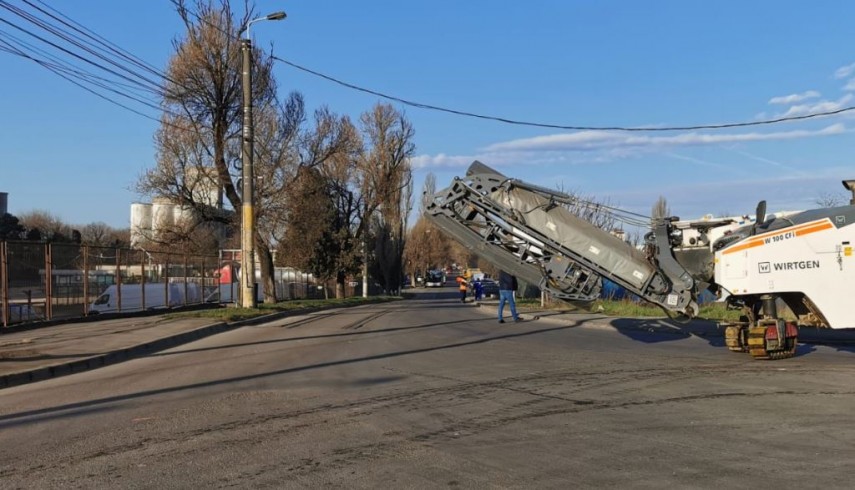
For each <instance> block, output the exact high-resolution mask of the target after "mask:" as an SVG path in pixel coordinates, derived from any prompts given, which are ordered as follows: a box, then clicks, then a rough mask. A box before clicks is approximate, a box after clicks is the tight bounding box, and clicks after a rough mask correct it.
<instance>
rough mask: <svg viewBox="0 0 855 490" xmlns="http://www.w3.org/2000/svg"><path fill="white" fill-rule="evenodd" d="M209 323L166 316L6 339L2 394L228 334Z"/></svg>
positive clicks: (0, 345) (1, 338)
mask: <svg viewBox="0 0 855 490" xmlns="http://www.w3.org/2000/svg"><path fill="white" fill-rule="evenodd" d="M229 328H233V326H231V325H229V324H226V323H223V322H217V321H215V320H211V319H209V318H208V319H206V318H186V319H167V318H166V317H165V316H163V315H157V316H145V317H133V318H116V319H111V320H102V321H91V322H82V323H66V324H61V325H52V326H47V327H42V328H34V329H30V330H24V331H20V332H14V331H13V332H10V333H4V334H3V335H0V389H2V388H7V387H10V386H16V385H20V384H25V383H30V382H33V381H40V380H43V379H48V378H52V377H55V376H63V375H66V374H71V373H76V372H80V371H86V370H88V369H93V368H96V367H100V366H105V365H107V364H113V363H116V362H121V361H124V360H127V359H129V358H131V357H136V356H140V355H143V354H146V353H150V352H155V351H158V350H162V349H166V348H169V347H172V346H175V345H179V344H182V343H186V342H190V341H192V340H195V339H199V338H202V337H205V336H207V335H212V334H214V333H217V332H222V331H224V330H227V329H229Z"/></svg>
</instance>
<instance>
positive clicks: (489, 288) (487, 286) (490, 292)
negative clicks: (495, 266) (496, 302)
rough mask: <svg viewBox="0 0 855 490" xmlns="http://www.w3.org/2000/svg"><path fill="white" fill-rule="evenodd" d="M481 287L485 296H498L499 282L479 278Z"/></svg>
mask: <svg viewBox="0 0 855 490" xmlns="http://www.w3.org/2000/svg"><path fill="white" fill-rule="evenodd" d="M481 287H482V291H483V294H484V297H485V298H490V297H493V296H495V297H497V298H498V297H499V283H497V282H496V281H494V280H492V279H490V278H487V277H485V278H484V279H481Z"/></svg>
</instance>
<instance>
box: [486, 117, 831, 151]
mask: <svg viewBox="0 0 855 490" xmlns="http://www.w3.org/2000/svg"><path fill="white" fill-rule="evenodd" d="M845 131H846V127H845V126H844V125H843V124H842V123H838V124H833V125H831V126H827V127H825V128H823V129H819V130H813V131H811V130H793V131H778V132H771V133H757V132H755V133H714V134H709V133H697V132H691V133H682V134H677V135H668V136H650V135H635V134H627V133H619V132H611V131H580V132H576V133H570V134H554V135H549V136H538V137H534V138H525V139H519V140H512V141H507V142H503V143H496V144H494V145H490V146H489V147H487V148H486V151H488V152H506V151H512V152H517V151H538V152H540V151H593V150H601V149H614V148H649V147H677V146H697V145H718V144H723V143H746V142H753V141H776V140H788V139H798V138H809V137H813V136H826V135H832V134H840V133H843V132H845Z"/></svg>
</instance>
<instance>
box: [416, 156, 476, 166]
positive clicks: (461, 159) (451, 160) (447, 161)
mask: <svg viewBox="0 0 855 490" xmlns="http://www.w3.org/2000/svg"><path fill="white" fill-rule="evenodd" d="M473 160H477V157H472V156H463V155H457V156H450V155H446V154H445V153H440V154H438V155H418V156H415V157H413V158H412V160H410V164H411V165H412V166H413V168H414V169H419V168H436V167H463V166H466V165H469V164H470V163H472V161H473Z"/></svg>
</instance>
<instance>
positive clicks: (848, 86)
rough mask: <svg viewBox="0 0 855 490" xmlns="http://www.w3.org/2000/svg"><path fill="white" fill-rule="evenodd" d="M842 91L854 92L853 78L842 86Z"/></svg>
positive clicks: (854, 80)
mask: <svg viewBox="0 0 855 490" xmlns="http://www.w3.org/2000/svg"><path fill="white" fill-rule="evenodd" d="M843 90H847V91H849V92H852V91H855V78H850V79H849V81H848V82H846V85H844V86H843Z"/></svg>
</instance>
